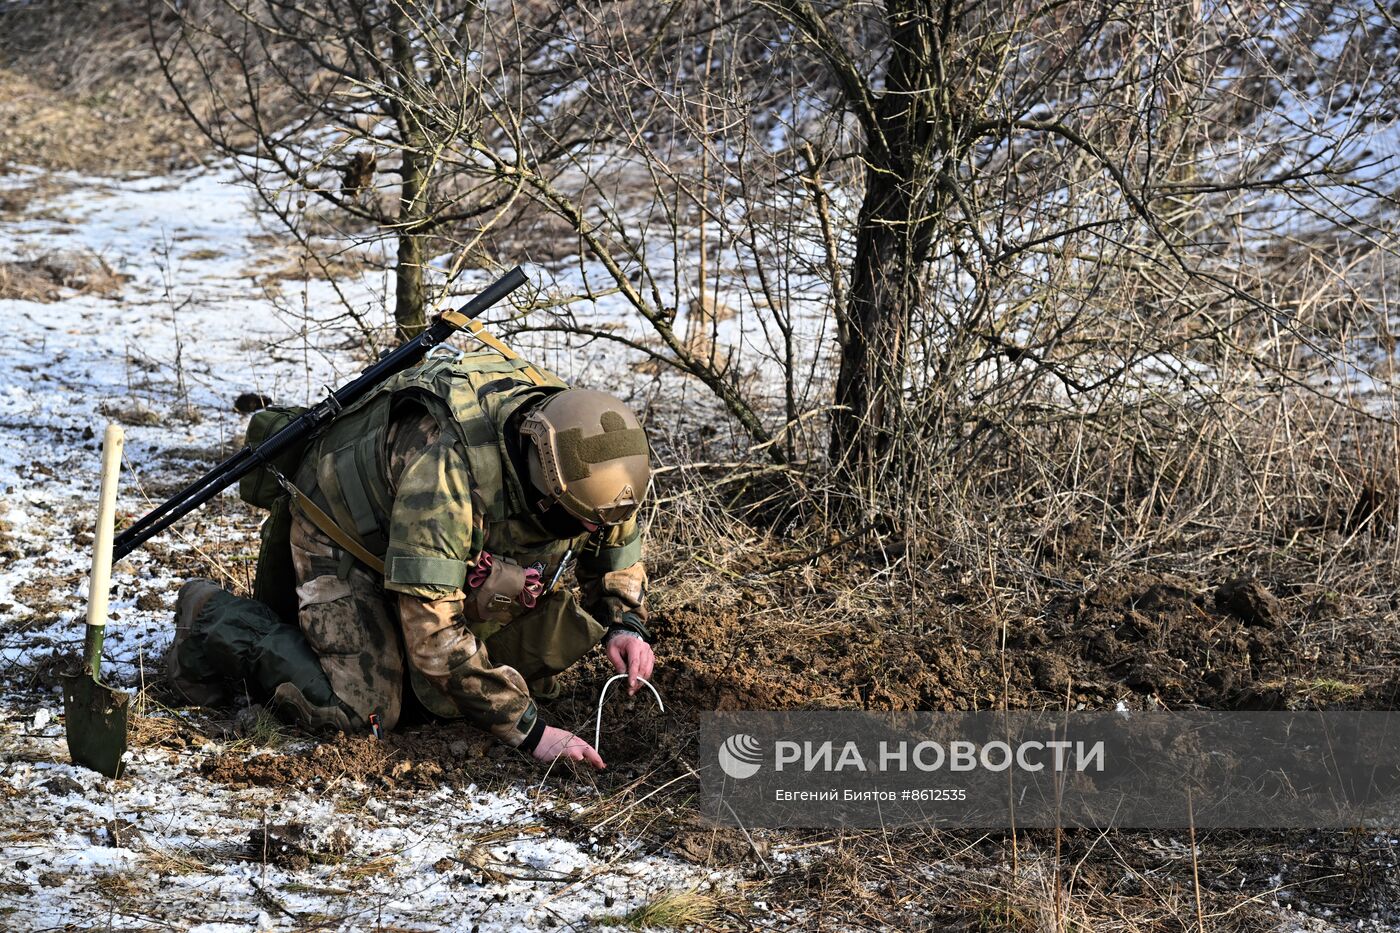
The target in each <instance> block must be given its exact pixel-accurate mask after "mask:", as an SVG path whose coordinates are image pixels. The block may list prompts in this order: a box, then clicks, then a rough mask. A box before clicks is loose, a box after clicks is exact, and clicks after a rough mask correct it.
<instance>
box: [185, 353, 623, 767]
mask: <svg viewBox="0 0 1400 933" xmlns="http://www.w3.org/2000/svg"><path fill="white" fill-rule="evenodd" d="M522 368H523V364H522V363H521V362H519V361H511V360H507V359H505V358H504V357H501V356H499V355H497V354H494V353H478V354H471V355H468V356H466V357H463V358H461V359H459V360H446V359H435V360H430V361H428V362H426V363H425V364H422V365H420V366H419V367H416V368H415V369H412V370H410V371H408V372H407V373H405V374H401V375H400V376H397V377H395V378H394V379H392V380H390V381H389V382H388V383H386V385H385V386H383V387H381V388H380V389H379V390H376V392H375V393H374V394H372V395H371V396H370V397H369V398H367V399H365V400H363V401H362V402H360V403H358V404H357V405H355V406H353V407H352V408H350V409H349V410H347V412H345V413H344V414H343V415H341V416H340V417H339V418H338V419H337V420H336V421H335V422H334V423H333V424H332V425H331V427H330V428H329V429H327V431H326V432H325V433H324V434H323V435H321V436H320V437H319V438H318V439H317V440H316V441H315V442H313V444H312V445H311V447H310V448H309V449H308V452H307V455H306V457H305V458H304V460H303V461H302V465H301V467H300V468H299V469H298V471H297V473H296V476H295V483H296V485H297V486H298V487H299V488H300V489H301V490H302V492H303V493H305V494H306V495H307V496H308V497H309V498H311V500H312V501H313V502H315V503H316V505H318V506H319V507H320V508H321V509H323V510H324V511H325V512H326V513H328V514H329V515H331V516H332V517H333V518H334V519H335V522H336V524H337V525H338V526H339V527H340V528H341V529H343V530H345V531H347V532H350V533H352V534H354V535H355V536H356V537H357V538H358V539H359V541H360V542H361V543H363V544H364V546H365V547H366V549H368V550H369V551H371V552H372V553H373V554H375V555H376V556H381V557H382V558H383V560H384V563H385V574H384V576H383V577H381V576H379V575H378V574H377V573H375V572H373V571H371V570H370V569H369V568H367V567H366V566H364V565H363V564H362V563H360V562H359V561H357V560H356V559H355V558H354V557H353V556H351V555H350V554H348V553H347V552H346V551H344V550H343V549H341V548H340V547H339V546H337V545H336V544H335V543H334V541H333V540H332V539H331V538H329V537H327V536H326V535H325V534H323V533H322V532H321V531H320V530H319V529H317V528H316V527H315V526H314V525H313V523H312V522H310V521H309V520H308V519H307V518H306V517H305V516H304V515H302V514H300V513H294V514H293V517H292V521H291V531H290V559H291V561H292V564H293V566H294V569H295V579H296V605H297V607H298V609H297V622H298V623H299V626H300V629H301V632H302V634H303V635H304V637H305V640H306V642H307V643H308V644H309V646H310V649H311V651H312V652H314V655H315V656H316V658H317V659H318V660H319V667H320V670H319V671H317V672H307V673H306V675H305V677H304V678H302V679H305V680H307V681H308V684H307V686H306V688H304V689H310V690H314V691H315V692H316V693H317V694H318V695H323V694H324V692H325V689H324V685H323V684H322V683H320V682H317V683H310V681H316V680H317V677H318V676H319V677H321V678H324V679H325V680H328V681H329V687H330V690H331V691H332V692H333V694H334V696H335V697H336V698H338V700H339V703H340V705H341V706H342V708H343V709H344V710H345V712H346V713H347V714H348V715H349V717H350V720H351V722H352V724H353V725H356V726H360V725H362V724H366V723H368V722H369V720H370V716H371V714H377V716H378V717H379V721H380V722H381V723H382V724H383V726H384V727H385V728H392V727H393V725H394V724H395V723H396V722H397V721H398V718H399V715H400V712H401V710H402V707H403V684H404V683H405V681H407V682H408V683H409V684H411V688H412V690H413V692H414V694H415V696H416V698H417V699H418V701H419V702H420V703H421V704H422V705H423V706H424V707H425V708H427V709H428V710H429V711H431V712H433V713H435V714H437V715H440V716H445V717H452V718H458V717H460V718H466V719H469V720H470V721H472V722H474V723H475V724H477V725H479V726H481V727H482V728H484V729H488V730H490V731H491V732H493V733H494V734H495V735H496V736H497V737H499V738H501V739H502V740H504V741H506V742H508V743H510V744H513V745H518V744H521V743H522V742H523V741H525V740H526V738H527V737H529V736H531V735H532V733H534V734H536V735H537V734H538V731H539V729H540V728H542V724H541V723H539V722H538V717H537V712H536V709H535V704H534V702H533V700H532V691H533V693H535V694H540V693H547V692H548V691H549V690H550V688H551V686H552V680H553V676H554V675H555V674H558V673H559V672H561V671H563V670H564V669H566V668H567V667H569V666H570V665H571V664H573V663H574V662H575V661H577V660H578V659H579V658H580V657H582V656H583V654H584V653H585V652H587V651H588V650H589V649H590V648H592V647H593V645H595V644H597V642H598V641H599V640H600V639H602V637H603V635H604V633H605V632H606V631H607V629H608V628H609V627H613V626H617V627H622V628H627V629H631V630H634V631H640V632H642V633H645V631H646V629H645V620H646V609H645V605H644V591H645V586H646V571H645V568H644V566H643V564H642V561H641V559H640V554H641V547H640V544H641V542H640V536H639V529H638V526H637V522H636V519H635V518H632V519H629V520H628V521H627V522H625V523H623V524H621V525H618V526H615V527H612V528H609V529H606V530H605V531H604V532H601V533H599V534H597V535H593V536H590V535H588V534H587V533H582V534H579V535H578V536H577V537H562V538H561V537H560V536H559V533H558V532H557V531H551V529H550V528H549V527H546V524H545V522H544V520H543V519H542V518H541V517H540V516H539V515H538V514H537V513H536V512H535V511H534V510H533V509H532V507H531V503H530V502H529V501H528V499H527V493H526V489H527V488H528V487H527V486H526V485H524V484H522V482H521V480H520V478H519V475H520V472H521V471H522V468H521V467H520V466H519V462H520V450H519V448H518V444H519V441H518V439H517V438H518V434H517V433H516V432H514V431H513V430H510V428H511V426H512V425H513V422H512V421H511V417H512V415H514V414H516V413H517V412H522V411H523V410H524V409H525V408H527V407H528V406H529V404H531V403H532V402H534V401H537V400H538V399H539V398H541V397H543V396H544V395H546V394H548V393H550V392H554V391H558V390H559V389H561V388H563V387H564V386H563V383H561V382H558V380H556V379H553V378H552V377H550V378H549V379H548V380H547V381H546V384H545V385H542V386H541V385H536V384H533V383H531V382H530V381H528V380H526V379H524V378H523V376H522V375H521V372H520V370H521V369H522ZM575 529H576V530H580V531H581V529H580V528H577V526H575ZM274 544H275V542H274ZM268 546H269V545H268V543H267V542H265V544H264V547H265V548H267V547H268ZM267 557H268V555H267V554H264V556H263V560H262V561H260V568H261V567H262V566H263V564H264V563H266V560H267ZM571 566H572V569H573V572H574V574H575V576H576V577H577V581H578V583H579V588H580V595H579V597H578V598H577V599H576V598H575V596H574V594H573V593H572V592H571V591H570V590H569V589H568V588H567V585H566V579H567V576H568V571H569V569H570V567H571ZM260 573H261V569H260ZM556 579H557V581H558V582H557V583H556V584H555V585H554V586H553V587H552V588H551V587H550V583H551V581H555V580H556ZM236 602H238V603H251V602H252V601H251V600H240V601H236ZM219 607H222V608H219ZM240 612H241V613H242V614H243V615H244V616H246V615H248V614H249V613H257V612H264V614H265V615H275V614H274V613H272V612H271V610H268V609H266V607H265V606H262V605H261V604H254V606H247V605H244V606H242V607H241V609H240V608H238V607H237V606H232V607H231V606H230V605H229V604H228V603H227V602H226V601H222V600H221V601H218V607H216V608H215V609H211V610H206V611H205V615H206V616H210V617H211V618H206V619H205V620H204V621H203V622H201V627H202V628H203V629H204V630H206V631H209V630H215V631H219V630H224V629H227V630H230V631H233V630H236V629H238V628H239V626H240V625H242V626H243V627H244V628H246V624H245V623H244V621H243V620H241V619H240V620H234V616H236V615H238V613H240ZM220 613H222V618H219V617H218V616H219V614H220ZM245 640H246V639H245ZM183 650H187V651H193V650H195V649H183ZM196 666H197V665H196ZM225 667H227V665H225ZM243 667H244V671H241V672H240V671H232V670H226V671H225V676H228V677H229V678H230V679H237V677H238V676H239V675H240V674H241V675H242V676H243V677H245V678H246V677H247V673H246V670H247V669H248V668H249V667H250V665H249V664H247V663H245V664H244V665H243ZM275 686H276V685H275V684H262V685H261V690H260V691H259V692H270V690H271V689H272V688H274V687H275ZM308 695H310V694H308Z"/></svg>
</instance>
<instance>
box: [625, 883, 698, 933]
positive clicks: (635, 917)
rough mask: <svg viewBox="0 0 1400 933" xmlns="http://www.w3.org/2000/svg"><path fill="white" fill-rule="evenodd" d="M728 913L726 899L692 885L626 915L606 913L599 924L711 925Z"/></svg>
mask: <svg viewBox="0 0 1400 933" xmlns="http://www.w3.org/2000/svg"><path fill="white" fill-rule="evenodd" d="M724 915H725V909H724V905H723V902H722V901H721V900H720V899H719V898H717V897H715V896H714V895H712V894H704V893H701V892H700V891H699V890H698V889H695V888H691V889H689V890H685V891H670V892H667V893H666V894H662V895H661V896H659V897H657V898H655V899H654V900H651V901H648V902H647V903H645V904H643V905H642V906H641V907H638V908H637V909H635V910H633V911H631V912H629V913H627V914H625V915H623V916H605V917H601V918H599V919H598V921H597V923H598V925H599V926H604V927H627V928H628V929H633V930H648V929H666V930H671V929H684V928H687V927H707V926H709V925H710V924H712V923H714V922H716V921H718V920H720V919H721V918H722V917H723V916H724Z"/></svg>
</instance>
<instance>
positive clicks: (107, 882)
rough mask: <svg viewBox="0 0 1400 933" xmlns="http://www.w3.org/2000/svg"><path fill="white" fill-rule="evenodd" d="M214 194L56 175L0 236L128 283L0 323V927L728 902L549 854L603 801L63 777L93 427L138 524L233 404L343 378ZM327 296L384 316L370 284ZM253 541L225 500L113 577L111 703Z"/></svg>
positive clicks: (621, 851)
mask: <svg viewBox="0 0 1400 933" xmlns="http://www.w3.org/2000/svg"><path fill="white" fill-rule="evenodd" d="M40 178H41V177H40V176H38V175H37V174H22V173H21V174H12V175H9V176H0V187H3V188H9V189H12V190H13V191H16V192H18V191H24V190H31V189H32V188H33V186H34V185H35V183H36V182H37V181H39V180H40ZM227 178H228V176H227V175H220V174H217V173H215V174H191V175H186V176H179V177H160V178H144V179H140V180H133V181H114V180H111V179H93V178H83V177H78V176H58V177H55V176H46V177H44V178H43V180H44V181H45V183H46V187H45V188H44V191H43V193H42V195H36V196H35V197H33V198H32V199H31V201H30V203H29V204H28V205H27V206H26V208H25V213H24V215H23V216H22V217H20V218H18V219H12V220H11V221H10V222H7V223H5V224H4V226H3V227H0V230H3V231H4V232H3V236H0V260H6V259H22V258H25V257H28V256H32V255H36V254H39V253H43V252H49V251H79V252H82V251H91V252H95V253H98V254H100V255H101V256H102V257H103V258H104V259H105V261H106V262H107V263H108V264H109V265H110V266H111V267H113V268H114V269H115V270H116V271H117V272H120V273H122V274H123V275H126V276H129V277H130V279H129V281H128V282H127V283H126V284H125V286H124V288H123V291H122V294H121V296H120V297H119V298H98V297H93V296H88V295H72V296H70V297H68V298H66V299H65V300H61V301H58V302H54V303H47V304H39V303H33V302H25V301H13V300H8V301H0V324H3V327H0V557H3V561H0V691H3V692H0V927H3V928H4V929H6V930H46V929H64V928H75V927H76V928H89V927H101V928H113V929H200V930H247V929H299V928H307V927H312V928H319V929H437V928H443V927H446V928H452V929H463V930H512V929H519V928H551V927H580V926H590V925H593V924H595V923H597V922H598V921H600V920H602V919H604V918H606V917H609V916H613V917H616V916H620V915H623V914H626V913H627V912H628V911H629V910H632V909H633V908H636V907H637V906H639V905H641V904H643V903H645V902H647V901H649V900H651V899H654V898H655V897H656V896H658V895H659V894H662V893H665V892H668V891H674V890H691V889H700V890H708V889H709V888H710V887H712V886H713V885H715V884H719V885H720V886H721V887H723V886H726V885H727V882H726V881H725V880H724V879H721V878H719V877H718V876H715V877H711V876H709V875H707V873H706V872H705V871H704V870H702V869H698V868H696V867H694V866H693V865H691V864H689V863H686V862H683V861H673V860H670V859H668V858H666V857H664V856H657V855H645V854H643V853H642V852H640V851H639V850H638V848H637V846H636V845H635V844H633V843H631V842H629V841H628V840H627V839H626V837H620V838H619V837H617V836H615V835H609V836H607V837H606V838H605V839H604V840H603V841H599V840H598V839H595V838H590V837H589V836H588V835H586V834H582V835H580V834H577V833H575V834H571V835H570V838H568V839H565V838H558V837H555V836H552V835H551V834H550V832H548V831H547V828H546V827H547V825H548V824H547V823H546V822H545V817H546V816H547V815H548V814H550V813H555V812H560V811H563V812H570V811H571V810H574V809H577V808H578V807H579V806H581V805H586V804H588V803H590V802H596V801H590V800H589V796H588V795H589V794H590V793H591V790H590V788H588V787H583V788H580V789H575V788H573V787H571V788H570V790H569V794H568V800H567V802H566V801H565V800H564V799H563V796H562V795H559V794H557V793H556V792H555V790H554V788H555V786H556V785H557V783H558V782H557V781H552V782H550V784H549V785H548V787H549V788H550V789H547V790H544V791H542V792H541V791H539V789H538V788H526V787H520V786H499V785H498V786H493V788H492V789H491V790H481V789H477V788H476V787H475V786H472V787H466V788H461V787H451V786H447V785H446V784H442V785H440V786H437V787H436V788H435V789H434V788H433V787H432V786H431V785H432V782H431V780H429V781H428V786H426V787H423V788H421V789H420V790H419V791H417V792H415V793H412V794H407V795H405V794H402V793H397V794H395V793H383V792H381V791H382V789H377V788H376V787H367V786H365V785H364V784H362V783H357V782H356V781H353V780H347V781H343V782H330V783H323V784H321V785H318V786H316V787H314V788H313V787H310V786H278V787H260V786H243V787H239V786H237V785H231V784H227V783H221V782H218V781H215V780H210V779H208V778H207V777H206V776H204V773H203V772H201V770H200V768H201V765H202V764H207V763H208V762H209V761H211V760H213V759H215V758H216V757H217V756H219V755H220V754H224V755H225V756H226V755H228V754H250V753H253V752H252V749H251V746H249V747H235V748H233V749H229V748H228V747H226V746H222V745H220V744H219V742H217V741H214V740H208V741H205V740H201V741H200V742H198V743H194V744H192V745H189V746H188V747H185V748H179V747H176V748H175V749H174V750H172V748H171V747H170V746H169V744H168V743H167V745H165V746H161V745H160V744H158V743H157V744H145V745H140V746H139V747H136V748H135V749H134V750H133V751H132V752H130V753H129V755H130V760H129V763H128V769H127V772H126V775H125V776H124V777H123V778H122V779H120V780H108V779H106V778H103V777H101V776H100V775H97V774H94V773H91V772H87V771H85V770H82V769H77V768H74V767H72V766H71V765H69V764H68V763H67V752H66V749H65V748H64V745H63V739H62V736H63V726H62V721H61V713H62V700H61V695H60V693H59V688H58V686H57V683H56V679H55V674H56V672H57V670H58V668H59V667H60V666H61V664H62V663H64V662H65V661H66V660H67V659H68V658H70V657H72V656H73V655H74V654H75V652H76V651H77V650H78V646H79V644H80V642H81V621H82V616H83V610H84V599H85V596H86V593H85V586H86V582H85V577H84V575H85V573H86V570H87V566H88V561H89V544H90V531H91V523H92V520H93V512H94V507H93V501H94V496H95V489H94V485H95V481H96V474H97V464H98V456H99V454H98V450H97V440H96V438H100V437H101V434H102V428H103V426H104V424H105V423H106V422H107V421H108V420H111V419H117V420H123V421H126V422H127V426H126V434H127V443H126V469H125V470H124V472H123V477H122V488H121V495H120V499H119V513H120V514H123V515H126V516H132V517H134V516H137V515H139V514H140V513H142V512H143V511H144V510H145V509H146V508H147V507H148V505H149V504H151V503H152V502H153V501H154V500H158V499H159V498H161V497H162V496H163V495H164V494H166V493H168V492H169V491H171V489H172V488H173V486H174V485H175V484H176V483H178V482H179V480H180V479H182V478H188V477H190V476H192V475H193V474H194V473H196V472H197V471H199V470H200V469H202V468H204V467H206V466H207V465H208V464H210V463H212V462H213V461H215V460H217V459H218V457H219V455H220V453H221V452H223V451H225V450H226V449H227V447H228V446H229V445H230V444H232V443H234V441H235V439H236V438H238V437H239V436H240V435H241V431H242V428H243V417H244V416H240V415H237V414H235V413H234V411H233V400H234V398H235V397H236V396H237V395H238V394H239V393H242V392H247V391H259V392H264V393H267V394H268V395H271V396H272V397H273V398H275V399H277V400H278V401H292V402H300V401H304V400H305V399H306V398H307V397H308V396H312V395H317V394H319V393H320V392H321V391H322V389H321V386H322V385H324V384H326V383H329V382H335V381H338V380H339V379H340V378H341V377H342V376H343V375H344V374H345V370H346V369H347V368H353V366H354V362H353V360H351V359H350V358H349V356H348V354H346V353H345V352H344V351H343V345H344V337H345V336H346V335H345V333H343V332H324V333H318V334H316V335H315V336H314V337H312V336H307V335H305V334H301V333H299V328H300V326H301V325H300V321H299V320H298V318H297V316H296V314H295V312H294V310H291V309H290V306H289V305H288V304H286V303H284V301H283V299H280V298H277V297H276V296H275V295H274V294H272V293H271V292H269V291H268V290H267V289H266V288H265V287H264V283H263V282H262V281H260V280H259V279H258V278H257V277H256V276H255V273H256V271H257V270H258V269H259V268H261V267H265V266H266V265H267V264H268V263H276V262H277V261H279V260H280V259H281V258H282V257H279V256H278V255H277V249H278V247H277V246H276V245H275V242H274V241H271V240H269V239H268V238H267V237H259V236H258V234H259V232H260V231H259V226H258V223H257V221H256V219H255V218H254V217H253V216H252V215H251V213H250V212H249V211H248V209H247V199H246V197H245V195H244V193H243V192H242V191H240V190H239V189H237V188H235V187H232V186H230V185H229V184H227V183H226V181H227ZM55 183H57V184H55ZM35 190H37V189H35ZM341 287H342V288H349V289H351V292H352V296H353V297H354V299H355V300H356V301H358V302H361V303H362V304H363V305H364V306H367V307H370V308H371V309H373V308H375V307H376V306H378V307H381V308H382V298H383V296H382V294H376V289H377V288H382V275H378V274H366V275H365V276H364V277H363V278H362V279H360V280H358V281H352V282H349V283H342V285H341ZM289 292H294V293H295V295H296V298H295V303H298V304H303V305H305V306H311V307H315V306H317V304H318V303H320V302H325V303H326V304H328V305H329V304H330V302H331V301H332V299H333V296H332V294H331V293H330V289H329V286H327V285H325V284H324V283H316V282H312V283H305V282H295V283H287V282H283V283H282V288H281V295H284V296H285V295H287V294H288V293H289ZM270 345H275V347H276V349H275V350H274V351H273V352H272V355H273V357H275V359H271V360H270V359H269V349H268V347H269V346H270ZM336 345H340V346H341V347H342V349H341V350H339V351H337V350H326V352H322V351H323V348H328V347H334V346H336ZM254 523H255V516H254V515H252V514H250V512H249V511H247V510H246V509H245V508H244V507H242V506H241V504H239V503H237V501H236V499H235V498H234V497H233V494H232V492H230V493H228V494H226V495H225V497H224V498H223V499H221V500H220V501H219V502H218V503H216V505H215V507H214V508H211V509H209V510H206V512H205V513H204V514H202V515H201V516H199V517H198V518H197V519H191V520H187V522H186V523H185V524H184V525H183V526H182V528H181V529H180V530H179V532H177V533H175V534H170V535H167V536H166V537H165V538H164V539H163V540H162V541H160V542H159V543H158V544H156V545H155V546H153V547H152V548H149V549H148V550H147V551H145V552H140V553H138V554H136V555H133V556H132V557H131V558H129V559H127V560H125V561H123V562H122V563H121V564H119V565H118V567H117V569H116V572H115V574H114V592H113V598H112V603H111V607H112V615H111V624H110V625H109V628H108V632H109V635H108V654H107V659H106V662H105V664H104V670H105V673H106V678H107V679H108V680H109V681H114V682H116V683H119V684H122V685H125V686H128V687H137V686H139V685H140V683H141V682H142V680H143V678H146V677H150V676H151V672H152V669H153V665H155V664H156V663H157V662H158V660H159V659H160V657H161V655H162V653H163V651H164V649H165V647H166V645H167V644H168V642H169V637H170V617H171V605H172V603H173V599H174V594H175V590H176V588H177V587H178V586H179V584H180V582H181V580H182V577H183V576H184V575H185V574H186V573H192V572H206V573H207V572H209V570H210V567H211V566H212V567H214V568H219V569H224V570H227V572H229V573H230V574H234V575H236V574H237V573H239V572H241V571H240V570H239V569H238V568H239V567H240V566H241V564H240V563H239V562H238V561H231V562H230V561H229V558H228V555H230V554H234V555H237V554H239V553H240V552H241V553H242V554H243V555H247V554H248V553H250V552H251V551H252V549H253V548H254V546H255V543H256V536H255V524H254ZM213 545H217V547H214V546H213ZM206 548H209V549H210V551H211V552H215V551H216V552H217V553H206V550H205V549H206ZM483 766H485V765H483ZM595 796H596V795H595ZM284 826H293V827H295V828H296V832H297V833H300V834H302V836H303V837H304V838H303V839H302V841H301V842H299V843H297V844H296V845H295V846H294V847H293V848H295V849H296V850H297V852H296V854H298V856H299V857H297V858H287V857H284V856H285V853H282V854H280V855H279V852H278V851H277V850H278V843H277V840H278V838H280V837H278V836H277V832H275V831H273V830H276V828H277V827H284ZM269 827H271V828H272V829H271V830H270V829H269ZM259 833H261V834H262V835H261V836H260V837H259V836H258V834H259ZM259 838H261V839H262V844H261V845H259V844H258V842H257V841H256V840H257V839H259ZM300 856H305V857H300Z"/></svg>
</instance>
